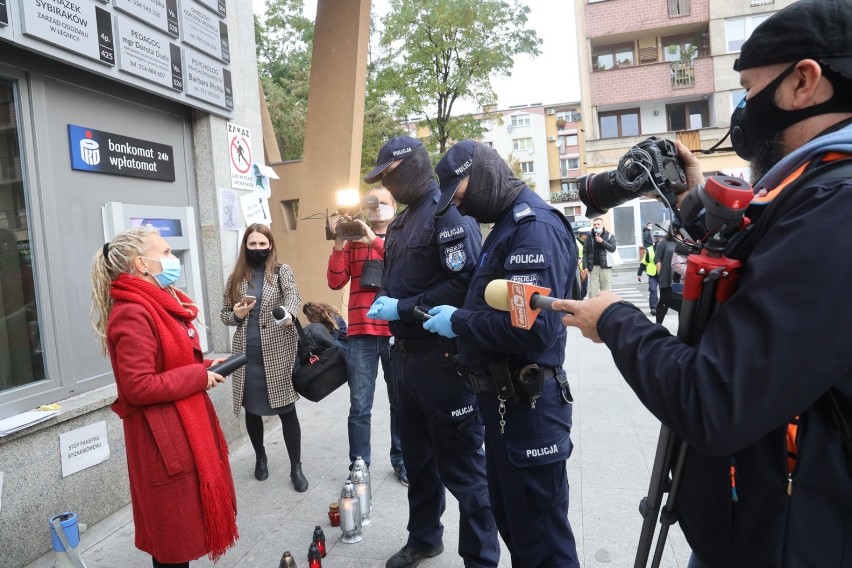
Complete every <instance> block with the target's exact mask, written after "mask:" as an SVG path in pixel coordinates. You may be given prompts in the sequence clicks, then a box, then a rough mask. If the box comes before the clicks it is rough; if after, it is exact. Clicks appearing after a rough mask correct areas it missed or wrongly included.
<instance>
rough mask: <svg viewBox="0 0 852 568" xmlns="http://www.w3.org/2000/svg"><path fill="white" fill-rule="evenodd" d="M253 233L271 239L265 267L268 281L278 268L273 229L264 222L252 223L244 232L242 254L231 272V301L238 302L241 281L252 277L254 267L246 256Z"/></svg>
mask: <svg viewBox="0 0 852 568" xmlns="http://www.w3.org/2000/svg"><path fill="white" fill-rule="evenodd" d="M253 233H260V234H261V235H263V236H264V237H266V238H267V239H269V250H270V252H269V258H267V259H266V267H265V269H264V273H265V278H266V281H267V282H269V283H270V284H271V283H272V273H273V272H275V270H276V269H277V268H278V256H277V255H276V254H275V239H274V238H273V237H272V230H271V229H270V228H269V227H268V226H266V225H264V224H263V223H252V224H251V225H249V226H248V227H246V232H245V233H244V234H243V240H242V243H241V244H240V254H239V256H238V257H237V263H236V264H235V265H234V271H233V272H231V279H230V289H229V290H228V295H229V296H230V297H231V302H232V303H234V304H236V303H237V302H239V301H240V300H241V299H242V298H241V296H240V282H242V281H243V280H245V281H246V282H248V280H249V278H250V277H251V272H252V268H251V265H250V264H249V262H248V258H247V256H246V250H247V249H248V240H249V237H250V236H251V235H252V234H253Z"/></svg>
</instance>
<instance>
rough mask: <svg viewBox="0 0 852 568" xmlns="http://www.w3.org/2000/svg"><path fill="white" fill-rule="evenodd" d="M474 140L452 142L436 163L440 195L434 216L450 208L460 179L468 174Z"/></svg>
mask: <svg viewBox="0 0 852 568" xmlns="http://www.w3.org/2000/svg"><path fill="white" fill-rule="evenodd" d="M474 148H476V142H474V141H473V140H462V141H461V142H456V143H455V144H453V145H452V146H451V147H450V149H449V150H447V153H446V154H444V157H443V158H441V161H440V162H438V165H437V166H435V173H437V174H438V184H439V185H440V186H441V197H440V198H439V199H438V208H437V209H435V217H441V216H443V215H444V213H446V212H447V209H449V208H450V203H452V202H453V196H454V195H455V194H456V190H457V189H458V188H459V184H460V183H461V181H462V180H463V179H464V178H466V177H467V176H469V175H470V168H471V167H472V166H473V149H474Z"/></svg>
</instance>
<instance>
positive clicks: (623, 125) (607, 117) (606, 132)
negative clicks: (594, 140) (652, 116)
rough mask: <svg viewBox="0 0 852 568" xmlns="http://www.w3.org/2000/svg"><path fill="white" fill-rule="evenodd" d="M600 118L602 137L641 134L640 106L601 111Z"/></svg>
mask: <svg viewBox="0 0 852 568" xmlns="http://www.w3.org/2000/svg"><path fill="white" fill-rule="evenodd" d="M598 120H599V121H600V127H601V138H620V137H622V136H639V133H640V125H639V109H638V108H629V109H624V110H614V111H609V112H601V113H599V114H598Z"/></svg>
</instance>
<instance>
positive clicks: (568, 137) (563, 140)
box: [559, 134, 580, 149]
mask: <svg viewBox="0 0 852 568" xmlns="http://www.w3.org/2000/svg"><path fill="white" fill-rule="evenodd" d="M579 144H580V139H579V137H578V135H577V134H563V135H562V136H560V137H559V146H560V147H561V148H562V149H565V148H568V147H570V146H577V145H579Z"/></svg>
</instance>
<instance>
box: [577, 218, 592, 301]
mask: <svg viewBox="0 0 852 568" xmlns="http://www.w3.org/2000/svg"><path fill="white" fill-rule="evenodd" d="M591 232H592V228H591V227H580V228H579V229H578V230H577V270H578V274H579V276H580V297H579V298H577V299H578V300H582V299H583V298H585V297H586V295H587V294H588V292H589V270H588V268H587V267H586V259H585V257H584V256H583V250H584V248H585V246H586V241H587V240H589V233H591Z"/></svg>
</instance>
